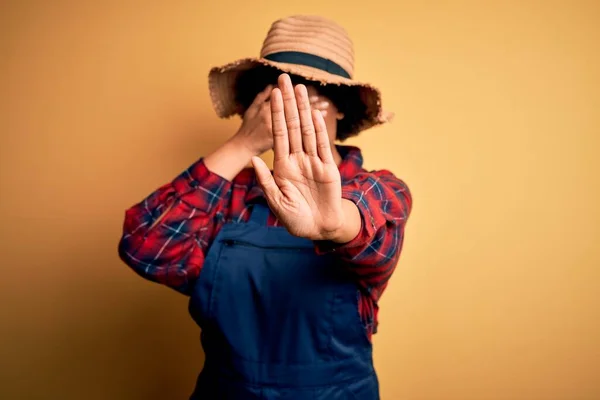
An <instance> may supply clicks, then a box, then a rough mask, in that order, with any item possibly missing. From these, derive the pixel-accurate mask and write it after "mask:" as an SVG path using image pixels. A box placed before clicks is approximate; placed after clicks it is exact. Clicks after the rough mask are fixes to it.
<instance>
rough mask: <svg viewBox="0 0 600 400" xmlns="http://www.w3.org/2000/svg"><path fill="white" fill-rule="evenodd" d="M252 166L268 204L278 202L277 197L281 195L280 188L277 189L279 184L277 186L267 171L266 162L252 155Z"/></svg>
mask: <svg viewBox="0 0 600 400" xmlns="http://www.w3.org/2000/svg"><path fill="white" fill-rule="evenodd" d="M252 166H253V167H254V171H255V172H256V178H257V180H258V183H259V185H260V187H261V188H262V190H263V192H265V196H266V198H267V201H269V203H270V204H278V203H277V199H279V197H280V195H281V190H279V186H277V183H276V182H275V179H273V175H272V174H271V171H269V167H267V164H265V162H264V161H263V160H262V159H261V158H260V157H252Z"/></svg>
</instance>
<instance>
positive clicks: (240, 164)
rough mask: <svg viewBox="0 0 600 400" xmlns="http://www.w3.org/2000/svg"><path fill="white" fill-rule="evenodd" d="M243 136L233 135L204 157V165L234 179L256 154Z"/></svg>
mask: <svg viewBox="0 0 600 400" xmlns="http://www.w3.org/2000/svg"><path fill="white" fill-rule="evenodd" d="M246 142H247V141H245V140H244V139H243V138H242V137H239V136H238V135H236V136H233V137H232V138H231V139H229V140H228V141H227V142H225V143H224V144H223V145H222V146H220V147H219V148H218V149H216V150H215V151H213V152H212V153H211V154H209V155H207V156H206V157H205V158H204V165H206V168H208V169H209V170H210V171H211V172H213V173H215V174H217V175H219V176H221V177H222V178H224V179H227V180H228V181H232V180H233V178H235V176H236V175H237V174H239V173H240V171H242V170H243V169H244V168H245V167H246V166H247V165H248V164H249V163H250V160H251V159H252V157H253V156H255V155H256V154H255V153H254V152H253V151H252V150H251V149H250V148H249V147H248V146H247V145H246Z"/></svg>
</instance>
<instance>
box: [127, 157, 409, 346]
mask: <svg viewBox="0 0 600 400" xmlns="http://www.w3.org/2000/svg"><path fill="white" fill-rule="evenodd" d="M337 148H338V151H339V152H340V154H341V155H342V158H343V159H342V162H341V164H340V166H339V170H340V175H341V178H342V197H343V198H345V199H348V200H351V201H353V202H354V203H355V204H356V205H357V206H358V209H359V211H360V214H361V217H362V228H361V230H360V232H359V234H358V235H357V236H356V238H354V239H353V240H352V241H350V242H348V243H345V244H337V243H333V242H328V241H320V242H315V251H316V252H317V253H319V254H324V253H328V252H333V253H334V254H336V255H337V257H339V258H340V259H341V260H342V261H344V262H345V263H346V264H347V266H348V268H349V269H350V270H351V271H352V272H353V274H354V275H355V276H356V280H357V283H358V285H359V287H360V288H361V290H360V291H359V292H360V293H361V295H360V297H359V302H358V308H359V310H358V311H359V314H360V316H361V318H362V320H363V322H364V324H365V328H366V330H367V334H368V335H369V337H370V336H371V335H372V334H373V333H375V331H376V327H377V311H378V306H377V302H378V300H379V298H380V297H381V295H382V293H383V291H384V290H385V288H386V286H387V283H388V280H389V279H390V276H391V275H392V273H393V271H394V269H395V267H396V264H397V263H398V259H399V257H400V252H401V249H402V244H403V239H404V228H405V224H406V221H407V218H408V216H409V214H410V211H411V207H412V197H411V194H410V192H409V189H408V187H407V186H406V184H405V183H404V182H403V181H402V180H400V179H398V178H396V177H395V176H394V175H393V174H392V173H391V172H389V171H387V170H380V171H373V172H368V171H366V170H365V169H363V167H362V164H363V158H362V155H361V152H360V150H359V149H358V148H355V147H350V146H338V147H337ZM261 197H263V193H262V189H261V188H260V186H259V185H258V184H257V181H256V178H255V174H254V170H253V169H252V168H247V169H244V170H242V171H241V172H240V173H239V174H238V175H237V176H236V177H235V178H234V180H233V182H230V181H228V180H226V179H224V178H222V177H220V176H219V175H217V174H215V173H213V172H211V171H209V170H208V168H206V166H205V164H204V162H203V160H202V159H200V160H198V161H197V162H195V163H194V164H192V165H191V166H190V167H189V168H188V169H186V170H185V171H184V172H183V173H182V174H180V175H179V176H177V177H176V178H175V179H174V180H173V181H172V182H169V183H167V184H165V185H163V186H162V187H160V188H158V189H157V190H156V191H155V192H154V193H152V194H150V195H149V196H148V197H146V198H145V199H143V200H142V201H141V202H140V203H138V204H135V205H134V206H132V207H131V208H130V209H128V210H127V211H126V213H125V222H124V226H123V236H122V238H121V240H120V243H119V255H120V257H121V259H122V260H123V261H124V262H125V263H126V264H127V265H128V266H130V267H131V268H132V269H133V270H134V271H135V272H136V273H138V274H139V275H141V276H142V277H144V278H146V279H148V280H150V281H153V282H158V283H161V284H164V285H166V286H169V287H171V288H173V289H175V290H177V291H179V292H181V293H184V294H189V293H190V291H191V289H192V287H193V285H194V283H195V281H196V279H197V278H198V275H199V274H200V273H201V271H202V265H203V263H204V259H205V257H206V254H207V252H208V250H209V248H210V246H211V243H212V241H213V239H214V238H215V236H216V235H217V233H218V232H219V230H220V229H221V227H222V226H223V224H226V223H244V222H246V221H247V219H248V217H249V212H250V207H251V205H252V204H253V202H255V201H256V200H258V199H260V198H261ZM165 210H168V211H167V212H166V213H165ZM163 214H164V215H163ZM161 216H162V218H161V219H160V221H158V222H156V221H157V218H159V217H161ZM268 224H269V225H271V226H277V225H278V221H277V219H276V218H275V216H274V215H273V214H271V216H270V217H269V220H268Z"/></svg>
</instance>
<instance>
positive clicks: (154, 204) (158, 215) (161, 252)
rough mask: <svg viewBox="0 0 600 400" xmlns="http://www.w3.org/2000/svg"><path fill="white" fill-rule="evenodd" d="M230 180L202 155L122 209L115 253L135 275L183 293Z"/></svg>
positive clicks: (195, 271) (188, 288)
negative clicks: (218, 173)
mask: <svg viewBox="0 0 600 400" xmlns="http://www.w3.org/2000/svg"><path fill="white" fill-rule="evenodd" d="M230 189H231V182H229V181H227V180H226V179H224V178H222V177H221V176H219V175H217V174H215V173H212V172H211V171H210V170H208V168H206V166H205V165H204V162H203V160H202V159H200V160H199V161H197V162H196V163H194V164H192V165H191V166H190V167H189V168H187V169H186V170H185V171H184V172H183V173H181V174H180V175H179V176H177V177H176V178H175V179H174V180H173V181H172V182H170V183H167V184H165V185H163V186H161V187H160V188H158V189H157V190H156V191H155V192H153V193H151V194H150V195H149V196H147V197H146V198H145V199H143V200H142V201H141V202H139V203H137V204H135V205H133V206H132V207H131V208H129V209H128V210H127V211H126V212H125V221H124V223H123V233H122V236H121V239H120V241H119V246H118V251H119V256H120V258H121V260H123V262H125V264H127V265H128V266H129V267H130V268H131V269H133V271H135V272H136V273H137V274H138V275H140V276H142V277H144V278H145V279H148V280H150V281H153V282H157V283H160V284H164V285H166V286H168V287H171V288H172V289H175V290H177V291H178V292H181V293H184V294H189V293H190V291H191V289H192V288H193V283H194V282H195V280H196V278H197V277H198V275H199V274H200V271H201V269H202V265H203V263H204V258H205V255H206V253H207V250H208V248H209V246H210V244H211V242H212V239H213V238H214V234H215V232H216V230H217V227H216V223H217V221H216V220H217V219H216V218H215V216H216V214H217V213H218V212H219V211H220V210H222V209H223V208H224V207H225V205H226V204H227V201H226V197H227V196H228V193H229V191H230Z"/></svg>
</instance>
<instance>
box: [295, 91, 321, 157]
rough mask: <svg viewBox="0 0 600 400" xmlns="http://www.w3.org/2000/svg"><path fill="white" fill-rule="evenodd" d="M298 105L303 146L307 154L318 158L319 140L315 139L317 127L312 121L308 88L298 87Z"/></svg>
mask: <svg viewBox="0 0 600 400" xmlns="http://www.w3.org/2000/svg"><path fill="white" fill-rule="evenodd" d="M295 91H296V103H298V114H299V115H300V130H301V132H302V145H303V148H304V151H305V152H306V154H308V155H310V156H317V138H316V137H315V126H314V124H313V121H312V115H311V106H310V102H309V101H308V91H307V90H306V86H304V85H298V86H296V89H295Z"/></svg>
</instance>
